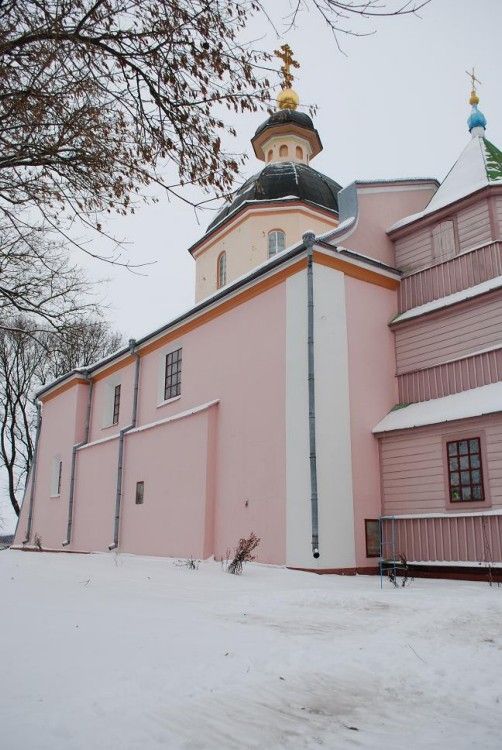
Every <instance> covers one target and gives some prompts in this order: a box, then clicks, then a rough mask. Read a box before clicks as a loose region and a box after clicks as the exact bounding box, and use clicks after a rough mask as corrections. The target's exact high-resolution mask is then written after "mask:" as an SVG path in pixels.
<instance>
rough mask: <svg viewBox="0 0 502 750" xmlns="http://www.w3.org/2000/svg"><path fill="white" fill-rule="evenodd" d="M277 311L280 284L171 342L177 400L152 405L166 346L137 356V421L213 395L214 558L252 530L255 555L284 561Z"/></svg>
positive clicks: (281, 355)
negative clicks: (178, 366)
mask: <svg viewBox="0 0 502 750" xmlns="http://www.w3.org/2000/svg"><path fill="white" fill-rule="evenodd" d="M285 314H286V313H285V284H284V283H282V284H280V285H278V286H275V287H273V288H272V289H270V290H268V291H266V292H264V293H263V294H261V295H259V296H258V297H254V298H252V299H250V300H248V301H247V302H245V303H244V304H242V305H239V306H238V307H234V308H233V309H231V310H228V311H227V312H226V313H225V315H222V316H219V317H217V318H215V319H213V320H211V321H209V322H207V323H206V324H205V325H204V326H200V327H197V328H195V329H193V330H191V331H189V332H188V333H186V334H184V335H183V336H182V337H181V338H180V339H179V340H174V341H172V342H171V343H170V344H169V349H175V348H177V347H178V346H181V347H182V348H183V379H182V389H181V397H180V398H179V399H177V400H175V401H173V402H167V403H165V404H163V405H160V406H159V405H158V404H157V393H158V378H159V373H162V371H163V361H164V359H165V351H166V350H165V349H164V348H161V349H159V350H156V351H153V352H152V353H151V354H149V355H148V356H146V357H144V358H142V361H141V376H140V391H139V392H140V395H139V401H140V407H139V408H140V414H141V423H142V424H146V423H151V422H155V421H158V420H160V419H165V418H167V417H170V416H173V415H175V414H177V413H179V412H184V411H186V410H187V409H191V408H194V407H197V406H199V405H201V404H204V403H207V402H210V401H213V400H215V399H219V406H218V417H217V429H216V439H215V441H214V442H215V445H214V446H213V448H214V450H215V457H214V466H215V469H214V474H215V499H214V521H213V525H214V554H215V555H216V556H221V555H224V554H225V552H226V549H227V548H228V547H233V546H235V544H236V543H237V541H238V539H239V538H240V537H241V536H247V535H248V534H249V533H250V532H251V531H255V533H257V534H258V536H260V537H261V544H260V547H259V548H258V556H259V559H263V560H267V561H268V562H272V563H278V564H282V563H284V561H285V524H284V514H285V436H284V431H285V400H284V382H285V381H284V372H285V333H284V332H285ZM173 460H176V458H175V457H173ZM194 460H195V459H194ZM189 551H190V550H188V552H189Z"/></svg>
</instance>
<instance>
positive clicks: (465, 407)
mask: <svg viewBox="0 0 502 750" xmlns="http://www.w3.org/2000/svg"><path fill="white" fill-rule="evenodd" d="M501 411H502V382H499V383H491V384H490V385H483V386H481V388H471V390H469V391H462V392H461V393H453V394H451V395H450V396H443V397H442V398H435V399H432V400H431V401H421V402H420V403H418V404H409V405H408V406H403V407H401V408H400V409H395V410H394V411H391V412H389V413H388V414H387V416H385V417H384V418H383V419H382V420H380V422H379V423H378V424H377V425H376V427H374V428H373V433H374V434H375V435H378V434H380V433H382V432H391V431H392V430H409V429H411V428H412V427H425V426H426V425H432V424H442V423H443V422H452V421H454V420H456V419H469V418H472V417H482V416H483V415H485V414H496V413H497V412H501Z"/></svg>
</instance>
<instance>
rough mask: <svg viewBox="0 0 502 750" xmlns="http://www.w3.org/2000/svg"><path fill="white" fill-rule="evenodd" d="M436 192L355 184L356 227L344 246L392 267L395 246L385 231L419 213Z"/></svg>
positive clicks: (344, 239)
mask: <svg viewBox="0 0 502 750" xmlns="http://www.w3.org/2000/svg"><path fill="white" fill-rule="evenodd" d="M434 192H435V187H434V186H433V185H432V184H431V186H430V187H428V188H427V189H419V188H418V187H416V188H413V186H412V185H411V184H410V185H408V186H401V187H400V188H399V187H398V188H397V189H396V187H395V186H393V185H392V184H391V185H386V184H385V183H383V184H378V183H375V184H374V185H362V184H361V185H357V198H358V210H359V218H358V222H357V225H356V228H355V229H354V230H353V231H352V232H350V234H349V236H348V237H347V238H343V240H342V243H341V244H343V246H344V247H347V248H349V249H351V250H355V251H357V252H359V253H362V254H363V255H367V256H369V257H370V258H376V259H377V260H380V261H382V263H387V265H390V266H395V265H396V257H395V253H394V246H393V243H392V242H391V240H390V239H389V238H388V236H387V234H386V230H387V229H388V228H389V227H390V226H392V224H394V223H395V222H396V221H398V220H399V219H402V218H404V217H405V216H409V215H410V214H414V213H417V212H418V211H421V210H422V209H423V208H424V207H425V206H426V205H427V203H428V202H429V200H430V199H431V197H432V195H433V194H434Z"/></svg>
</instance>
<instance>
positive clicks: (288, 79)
mask: <svg viewBox="0 0 502 750" xmlns="http://www.w3.org/2000/svg"><path fill="white" fill-rule="evenodd" d="M274 55H277V57H278V58H280V59H281V60H282V61H283V63H284V65H283V66H282V67H281V73H282V76H283V78H284V84H283V86H284V88H286V89H290V88H291V84H292V83H293V80H294V76H293V74H292V73H291V68H299V67H300V63H299V62H297V61H296V60H293V52H292V51H291V47H290V46H289V44H283V45H282V47H281V48H280V49H278V50H277V49H276V50H275V51H274Z"/></svg>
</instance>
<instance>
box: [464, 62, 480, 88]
mask: <svg viewBox="0 0 502 750" xmlns="http://www.w3.org/2000/svg"><path fill="white" fill-rule="evenodd" d="M465 72H466V73H467V75H468V76H469V78H470V79H471V81H472V90H473V91H474V92H475V91H476V83H481V81H480V80H479V78H476V76H475V75H474V68H473V69H472V73H469V71H468V70H466V71H465ZM481 85H482V84H481Z"/></svg>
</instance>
